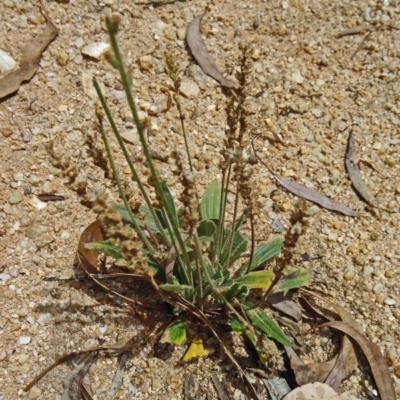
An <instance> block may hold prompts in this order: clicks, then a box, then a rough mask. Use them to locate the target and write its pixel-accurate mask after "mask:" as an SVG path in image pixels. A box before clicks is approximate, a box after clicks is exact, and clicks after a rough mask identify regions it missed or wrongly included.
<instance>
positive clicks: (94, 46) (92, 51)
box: [81, 42, 111, 60]
mask: <svg viewBox="0 0 400 400" xmlns="http://www.w3.org/2000/svg"><path fill="white" fill-rule="evenodd" d="M110 47H111V46H110V45H109V44H108V43H105V42H98V43H91V44H88V45H87V46H85V47H83V48H82V50H81V52H82V54H83V55H84V56H87V57H90V58H94V59H95V60H101V59H102V58H103V56H104V54H105V53H106V52H107V51H108V50H109V49H110Z"/></svg>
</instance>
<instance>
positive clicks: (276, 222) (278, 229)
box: [271, 219, 285, 233]
mask: <svg viewBox="0 0 400 400" xmlns="http://www.w3.org/2000/svg"><path fill="white" fill-rule="evenodd" d="M271 228H272V229H273V230H274V231H276V232H278V233H282V232H285V227H284V225H283V224H282V222H281V221H280V220H279V219H276V220H274V221H273V222H272V224H271Z"/></svg>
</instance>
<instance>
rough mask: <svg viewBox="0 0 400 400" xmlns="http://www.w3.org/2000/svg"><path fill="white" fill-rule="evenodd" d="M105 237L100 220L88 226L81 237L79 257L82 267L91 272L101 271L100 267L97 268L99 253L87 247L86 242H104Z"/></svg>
mask: <svg viewBox="0 0 400 400" xmlns="http://www.w3.org/2000/svg"><path fill="white" fill-rule="evenodd" d="M104 239H105V238H104V235H103V232H102V230H101V224H100V221H99V220H96V221H94V222H92V223H91V224H90V225H89V226H87V227H86V228H85V230H84V231H83V232H82V234H81V236H80V238H79V243H78V251H77V257H78V260H79V262H80V264H81V265H82V268H83V269H84V270H85V271H86V272H87V273H89V274H97V273H98V272H99V269H98V268H97V259H98V255H99V253H98V252H97V251H94V250H90V249H88V248H86V247H85V244H86V243H92V242H102V241H103V240H104Z"/></svg>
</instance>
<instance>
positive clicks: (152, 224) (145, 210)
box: [139, 206, 166, 232]
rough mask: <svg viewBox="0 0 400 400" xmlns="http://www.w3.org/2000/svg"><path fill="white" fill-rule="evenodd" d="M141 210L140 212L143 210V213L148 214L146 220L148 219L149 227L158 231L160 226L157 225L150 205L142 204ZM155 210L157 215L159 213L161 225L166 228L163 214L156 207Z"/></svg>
mask: <svg viewBox="0 0 400 400" xmlns="http://www.w3.org/2000/svg"><path fill="white" fill-rule="evenodd" d="M139 211H140V212H143V213H144V214H145V215H146V217H145V221H146V225H147V227H148V228H149V229H151V230H152V231H154V232H158V231H159V230H158V227H157V225H156V221H154V218H153V216H152V214H151V212H150V209H149V207H147V206H140V207H139ZM155 212H156V215H157V217H158V219H159V221H160V223H161V226H163V227H164V228H166V224H165V221H164V220H163V218H162V216H161V211H160V210H157V209H155Z"/></svg>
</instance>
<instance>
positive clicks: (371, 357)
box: [320, 321, 396, 400]
mask: <svg viewBox="0 0 400 400" xmlns="http://www.w3.org/2000/svg"><path fill="white" fill-rule="evenodd" d="M322 327H329V328H334V329H337V330H339V331H341V332H343V333H345V334H346V335H348V336H349V337H350V338H352V339H353V340H354V341H355V342H357V344H358V345H359V346H360V349H361V351H362V352H363V353H364V355H365V357H366V358H367V360H368V363H369V365H370V367H371V371H372V375H373V377H374V379H375V384H376V386H377V388H378V391H379V395H380V398H381V400H396V393H395V390H394V387H393V382H392V379H391V377H390V373H389V369H388V367H387V365H386V361H385V358H384V357H383V356H382V354H381V351H380V349H379V347H378V346H377V345H376V344H375V343H372V342H371V341H370V340H369V339H368V338H366V337H365V336H364V335H362V334H361V333H360V332H359V331H358V330H356V329H354V328H353V327H352V326H350V325H348V324H347V323H345V322H339V321H333V322H327V323H326V324H323V325H320V328H322Z"/></svg>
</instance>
